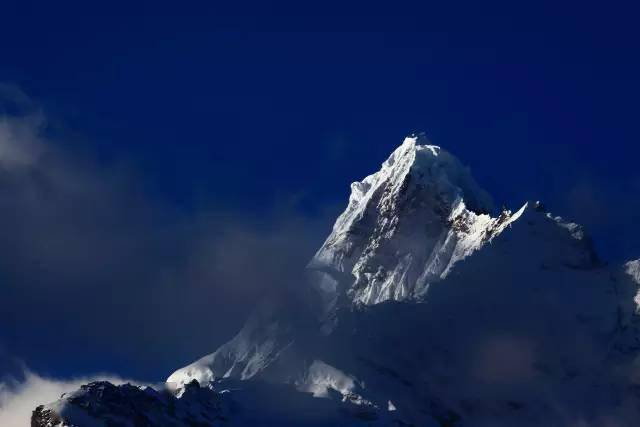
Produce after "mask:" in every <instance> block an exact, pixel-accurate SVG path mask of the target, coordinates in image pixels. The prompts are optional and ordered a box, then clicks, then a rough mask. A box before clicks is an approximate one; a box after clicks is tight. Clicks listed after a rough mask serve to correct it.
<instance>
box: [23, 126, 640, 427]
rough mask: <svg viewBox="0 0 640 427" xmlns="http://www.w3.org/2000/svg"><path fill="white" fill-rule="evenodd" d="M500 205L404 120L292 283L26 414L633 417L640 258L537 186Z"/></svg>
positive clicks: (473, 419)
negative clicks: (243, 314) (165, 353)
mask: <svg viewBox="0 0 640 427" xmlns="http://www.w3.org/2000/svg"><path fill="white" fill-rule="evenodd" d="M492 210H493V208H492V202H491V199H490V197H489V196H488V193H486V192H485V191H484V190H482V189H480V187H479V186H478V185H477V184H476V183H475V181H474V180H473V178H472V177H471V174H470V172H469V170H468V169H467V168H465V167H463V166H462V165H461V164H460V162H459V161H458V160H457V159H455V158H454V157H453V156H452V155H451V154H449V153H447V152H445V151H444V150H442V149H441V148H440V147H437V146H433V145H430V144H429V143H428V141H427V140H426V138H425V137H424V136H423V135H412V136H410V137H407V138H406V139H405V141H404V143H403V144H402V145H401V146H400V147H399V148H398V149H397V150H395V151H394V153H392V155H391V156H390V157H389V159H387V161H386V162H385V163H384V164H383V165H382V168H381V170H380V171H379V172H377V173H375V174H373V175H370V176H369V177H367V178H365V179H364V180H363V181H361V182H356V183H354V184H352V194H351V197H350V200H349V204H348V207H347V209H346V210H345V212H344V213H343V214H342V215H341V216H340V217H339V218H338V220H337V221H336V224H335V225H334V228H333V231H332V233H331V235H330V236H329V237H328V238H327V240H326V242H325V243H324V244H323V245H322V247H321V248H320V250H319V251H318V253H317V254H316V255H315V257H314V258H313V259H312V260H311V262H310V263H309V265H308V266H307V274H306V280H304V281H301V283H300V284H299V286H297V287H296V288H295V289H293V290H292V291H291V293H292V295H290V297H288V298H282V299H279V300H272V301H268V302H264V303H262V304H260V305H259V307H257V309H256V310H255V312H254V314H253V315H252V316H251V317H250V319H248V320H247V322H246V323H245V325H244V327H243V328H242V329H241V331H240V332H239V333H238V334H237V335H236V336H235V337H234V338H232V339H231V340H230V341H229V342H228V343H226V344H224V345H223V346H221V347H220V348H218V349H217V350H216V351H215V352H214V353H212V354H210V355H207V356H205V357H203V358H202V359H200V360H198V361H196V362H194V363H192V364H190V365H188V366H186V367H184V368H181V369H179V370H177V371H176V372H174V373H173V374H171V375H170V376H169V378H168V379H167V382H166V384H165V385H164V386H162V387H159V390H154V389H153V388H149V387H138V386H133V385H124V386H114V385H111V384H109V383H91V384H88V385H86V386H83V387H82V388H81V389H80V390H77V391H75V392H73V393H71V394H69V395H64V396H63V397H62V398H61V399H60V400H58V401H56V402H53V403H50V404H46V405H42V406H40V407H38V408H37V409H36V410H35V411H34V414H33V418H32V426H35V427H44V426H47V427H48V426H58V425H60V426H62V425H65V426H210V425H229V426H236V425H239V426H240V425H254V426H257V425H265V426H267V425H297V426H306V425H310V426H311V425H313V426H316V425H317V426H320V425H323V426H351V425H385V426H387V425H389V426H391V425H393V426H440V427H452V426H471V427H484V426H487V427H488V426H585V427H586V426H603V427H604V426H628V425H637V424H638V422H640V359H639V358H638V356H639V355H640V353H639V352H640V315H639V309H638V303H639V302H640V297H638V286H639V285H640V267H639V266H640V261H630V262H628V263H627V264H625V265H623V266H619V267H616V266H609V265H607V264H605V263H603V262H602V261H601V260H600V259H599V257H598V256H597V254H596V252H595V250H594V248H593V246H592V244H591V240H590V239H589V237H588V236H587V234H586V233H585V231H584V230H583V229H582V228H581V227H580V226H579V225H577V224H574V223H572V222H568V221H566V220H564V219H562V218H560V217H557V216H554V215H552V214H550V213H549V212H547V211H546V209H545V207H544V206H543V205H542V204H541V203H538V202H528V203H525V204H524V205H523V206H522V207H521V208H519V209H517V210H516V211H515V212H514V211H509V210H507V209H502V211H501V212H499V213H498V214H497V215H496V216H495V217H494V216H492V214H491V212H492Z"/></svg>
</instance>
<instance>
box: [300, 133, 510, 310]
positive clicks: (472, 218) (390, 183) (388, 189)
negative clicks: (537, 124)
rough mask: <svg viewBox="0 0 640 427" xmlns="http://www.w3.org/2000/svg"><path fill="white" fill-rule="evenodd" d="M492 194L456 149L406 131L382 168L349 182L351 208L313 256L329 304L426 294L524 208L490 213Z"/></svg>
mask: <svg viewBox="0 0 640 427" xmlns="http://www.w3.org/2000/svg"><path fill="white" fill-rule="evenodd" d="M491 210H492V202H491V199H490V197H489V195H488V194H487V193H486V192H485V191H484V190H482V189H480V187H479V186H478V185H477V184H476V183H475V181H474V180H473V178H472V177H471V175H470V173H469V171H468V169H467V168H465V167H464V166H462V164H461V163H460V162H459V161H458V160H457V159H456V158H455V157H453V156H452V155H451V154H449V153H448V152H446V151H445V150H443V149H441V148H440V147H437V146H435V145H430V144H429V141H428V140H427V139H426V137H425V136H424V135H418V136H415V135H414V136H410V137H407V138H406V139H405V140H404V142H403V143H402V145H401V146H400V147H398V148H397V149H396V150H395V151H394V152H393V153H392V154H391V156H390V157H389V158H388V159H387V160H386V161H385V162H384V163H383V164H382V168H381V169H380V170H379V171H378V172H376V173H374V174H373V175H369V176H368V177H366V178H365V179H364V180H362V181H360V182H354V183H353V184H351V196H350V198H349V204H348V206H347V209H346V210H345V211H344V212H343V213H342V215H340V217H338V219H337V221H336V223H335V225H334V227H333V231H332V232H331V234H330V235H329V237H328V238H327V240H326V241H325V243H324V244H323V245H322V247H321V248H320V250H319V251H318V252H317V253H316V255H315V257H314V258H313V259H312V260H311V262H310V263H309V268H310V269H311V270H315V271H317V273H316V281H317V286H318V288H319V289H320V290H321V291H322V293H323V295H324V297H325V300H326V303H327V304H328V305H329V306H334V305H336V303H337V301H338V299H339V298H340V296H341V294H342V293H343V292H346V295H347V298H348V300H349V301H352V302H355V303H363V304H377V303H380V302H382V301H386V300H389V299H393V300H404V299H412V298H419V297H421V296H423V295H424V294H425V293H426V292H427V290H428V288H429V285H430V284H431V283H433V282H435V281H438V280H440V279H442V278H444V277H446V275H447V274H448V273H449V272H450V271H451V269H452V268H453V266H454V265H455V264H456V263H457V262H458V261H460V260H462V259H464V258H465V257H467V256H468V255H470V254H471V253H473V252H474V251H475V250H477V249H479V248H480V247H482V246H483V245H484V244H485V243H486V242H488V241H490V240H491V239H492V238H493V237H495V236H496V235H498V234H499V233H500V232H502V230H504V228H505V227H506V226H507V225H508V224H510V223H511V222H512V221H514V220H515V219H517V216H518V214H516V215H511V213H510V212H508V211H503V212H502V213H501V214H500V215H499V216H498V217H495V218H494V217H492V216H491V215H490V214H489V213H490V212H491Z"/></svg>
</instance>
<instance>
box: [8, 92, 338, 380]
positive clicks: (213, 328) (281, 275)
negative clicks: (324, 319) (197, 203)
mask: <svg viewBox="0 0 640 427" xmlns="http://www.w3.org/2000/svg"><path fill="white" fill-rule="evenodd" d="M6 92H7V91H4V92H3V91H0V101H1V100H2V95H3V94H4V95H5V96H8V95H7V93H6ZM9 95H10V101H12V102H13V103H14V104H19V108H18V107H11V108H9V107H8V108H0V112H4V113H5V114H4V115H1V114H0V227H1V228H2V235H3V238H2V239H1V240H0V290H1V292H2V298H0V317H1V318H2V319H3V322H6V323H7V324H11V325H14V329H13V331H12V333H11V334H9V335H6V336H3V335H0V342H1V341H2V340H9V339H10V338H11V337H12V336H13V337H14V338H13V340H12V341H11V342H8V343H7V346H9V347H10V348H9V350H10V351H11V352H12V353H14V354H18V355H19V356H21V357H23V358H24V359H25V360H27V362H28V363H29V364H30V366H34V367H36V368H38V369H40V368H43V367H44V368H47V367H48V366H51V365H52V364H54V366H55V362H54V361H56V360H58V361H61V363H64V361H65V360H66V357H65V354H67V353H69V352H70V351H73V353H74V354H75V356H74V357H77V358H80V359H83V360H91V359H90V357H91V355H92V354H100V355H102V356H103V357H104V358H106V359H109V360H119V361H120V364H121V365H126V366H134V365H137V366H144V367H145V368H140V369H146V370H147V371H146V372H145V375H147V376H151V375H153V376H157V377H158V378H162V377H163V376H164V375H168V374H169V373H170V372H171V371H172V370H173V369H174V368H176V367H177V366H180V364H182V363H187V362H189V361H191V360H192V359H193V358H195V357H198V356H200V355H202V354H204V353H208V352H210V351H212V350H214V349H215V348H216V347H217V346H218V345H219V344H221V342H222V341H224V340H226V339H228V338H229V337H230V336H231V335H232V334H233V333H235V332H236V330H237V329H238V327H239V326H240V324H241V322H242V321H243V320H244V318H245V317H246V315H247V314H248V312H249V310H250V308H251V306H252V305H253V304H254V302H255V300H256V299H257V298H259V297H260V296H261V295H263V294H265V293H272V292H277V291H278V289H281V288H282V287H283V286H294V285H295V283H296V281H297V280H298V279H299V276H298V273H299V269H300V267H302V266H304V265H305V263H306V260H307V259H308V257H310V256H311V255H312V253H313V250H314V248H315V247H316V246H317V245H318V244H319V243H320V241H321V239H322V237H323V235H324V234H325V233H326V232H327V231H328V226H329V221H327V220H326V218H318V217H315V218H310V217H308V216H305V215H302V214H300V213H298V212H297V211H296V210H295V209H290V208H283V209H281V210H278V211H274V212H273V214H268V213H267V214H265V213H264V212H260V214H259V215H253V216H252V215H238V214H237V213H236V212H230V211H222V210H220V209H217V207H215V206H204V207H201V208H199V209H197V210H196V211H189V212H186V211H181V210H179V209H177V208H176V207H175V206H174V205H172V204H171V203H168V202H165V201H163V200H160V199H158V198H154V197H151V196H149V193H150V192H149V191H147V189H148V188H147V187H146V183H145V179H144V178H142V177H141V176H140V175H139V174H138V173H137V172H136V171H135V168H132V167H129V166H123V165H122V164H120V163H118V162H111V163H108V164H104V162H98V161H96V160H94V159H92V158H91V157H90V156H81V155H79V154H77V153H76V152H75V151H70V150H68V149H66V148H65V147H66V146H67V145H66V144H64V143H63V142H64V141H60V140H59V139H58V138H52V137H51V136H50V132H48V122H47V119H46V115H45V114H43V113H42V112H41V111H40V110H39V109H37V108H36V107H35V106H34V105H33V103H31V102H29V100H28V97H26V96H24V95H23V94H21V93H20V92H19V91H17V90H14V91H9ZM16 99H17V101H15V100H16ZM1 105H2V102H0V106H1ZM89 151H90V150H89ZM283 205H285V206H286V205H287V204H286V203H283ZM53 319H55V320H54V321H53ZM17 336H19V337H20V339H16V338H15V337H17ZM79 342H83V343H89V345H86V346H85V345H83V346H78V344H77V343H79ZM12 347H16V348H12ZM43 348H47V351H46V355H45V352H43V351H42V349H43ZM90 352H93V353H90ZM143 361H144V363H142V362H143ZM96 369H99V367H96Z"/></svg>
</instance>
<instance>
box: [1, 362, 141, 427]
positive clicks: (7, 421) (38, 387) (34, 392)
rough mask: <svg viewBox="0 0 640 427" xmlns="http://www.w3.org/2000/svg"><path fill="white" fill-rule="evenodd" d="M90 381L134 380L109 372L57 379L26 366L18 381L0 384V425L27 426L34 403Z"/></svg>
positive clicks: (36, 404) (123, 381) (44, 400)
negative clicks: (20, 379)
mask: <svg viewBox="0 0 640 427" xmlns="http://www.w3.org/2000/svg"><path fill="white" fill-rule="evenodd" d="M92 381H109V382H111V383H114V384H123V383H126V382H131V383H136V382H135V381H127V380H123V379H121V378H118V377H115V376H112V375H95V376H91V377H84V378H75V379H68V380H60V379H53V378H45V377H41V376H40V375H38V374H36V373H34V372H31V371H29V370H27V369H26V370H25V372H24V379H23V380H22V381H5V382H2V383H0V426H2V427H24V426H28V425H30V420H31V413H32V412H33V410H34V409H35V408H36V407H37V406H38V405H42V404H45V403H51V402H53V401H55V400H58V399H59V398H60V396H61V395H62V394H63V393H68V392H71V391H74V390H75V389H77V388H78V387H80V386H81V385H82V384H86V383H89V382H92Z"/></svg>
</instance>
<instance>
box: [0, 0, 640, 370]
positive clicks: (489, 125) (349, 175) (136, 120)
mask: <svg viewBox="0 0 640 427" xmlns="http://www.w3.org/2000/svg"><path fill="white" fill-rule="evenodd" d="M304 3H306V2H304ZM438 3H443V2H438ZM173 5H177V3H175V2H167V3H166V4H164V3H163V2H159V3H157V2H154V3H153V4H151V3H149V4H146V5H143V6H127V7H123V8H119V9H115V8H114V9H112V10H107V9H102V8H98V7H97V6H89V7H90V9H86V7H87V6H84V9H83V8H81V7H77V6H73V7H71V6H65V5H63V4H60V3H55V4H53V3H52V4H50V5H38V6H35V5H31V4H27V3H22V4H21V5H20V6H3V11H2V18H1V19H0V40H2V41H3V43H2V53H1V55H0V81H2V82H5V83H8V84H11V85H15V86H16V87H19V88H20V89H21V90H23V91H24V92H25V93H26V94H27V95H28V96H29V97H30V98H31V99H32V100H33V102H34V103H37V104H38V105H39V106H40V108H42V110H43V111H44V114H45V115H46V117H47V120H48V121H49V123H50V124H49V126H48V132H49V133H50V134H51V135H50V138H51V140H52V141H55V143H56V144H57V145H59V146H61V147H62V149H64V150H67V151H69V152H72V153H79V152H81V153H82V155H83V156H87V157H90V158H92V159H93V161H94V162H96V163H97V164H98V165H100V166H101V167H102V166H103V165H106V166H105V167H109V165H113V164H115V163H118V164H119V163H121V162H124V163H126V164H127V165H128V167H130V168H131V169H133V170H135V175H136V177H137V178H138V179H139V181H136V182H137V184H136V185H139V186H140V192H141V193H143V194H144V197H148V198H150V199H153V200H154V203H155V202H158V203H160V204H161V205H162V206H163V208H162V209H166V210H170V211H172V212H173V211H174V210H175V211H177V212H181V213H185V212H186V213H192V212H197V211H198V210H199V209H201V208H202V206H207V207H208V208H210V207H211V206H214V207H216V209H220V210H224V211H226V212H233V213H234V215H236V214H237V215H238V216H248V217H252V218H254V219H255V218H258V219H259V218H263V217H268V218H273V216H274V214H273V212H279V211H280V210H281V209H285V210H287V211H289V210H291V209H293V210H294V211H295V212H296V215H299V216H300V217H302V218H303V219H304V220H306V219H311V220H314V221H315V220H318V221H319V223H320V224H321V225H320V228H321V229H322V227H323V226H324V227H326V228H327V230H326V231H328V227H329V226H330V221H331V216H332V215H333V214H335V213H336V209H337V207H338V206H342V205H343V204H345V203H346V197H347V195H348V184H349V183H350V182H351V181H353V180H356V179H360V178H362V177H363V176H365V175H366V174H369V173H371V172H373V171H375V170H376V169H377V167H378V166H379V164H380V163H381V162H382V161H383V160H384V158H385V157H386V156H387V155H388V153H390V152H391V151H392V150H393V149H394V148H395V146H396V145H398V144H399V143H401V141H402V139H403V137H404V135H406V134H407V133H409V132H411V131H414V130H423V131H426V132H427V133H428V135H429V136H430V138H431V140H432V141H433V143H435V144H437V145H441V146H443V147H444V148H446V149H448V150H449V151H451V152H453V153H454V154H456V155H457V156H458V157H460V158H461V159H462V161H463V162H464V163H466V164H468V165H469V166H470V167H471V169H472V171H473V174H474V175H475V177H476V179H477V180H478V181H479V182H480V184H481V185H482V186H483V187H485V188H486V189H487V190H488V191H489V192H490V193H491V194H492V195H493V196H494V199H495V201H496V203H497V204H498V205H500V204H506V205H507V206H510V207H514V208H516V207H518V206H519V205H520V204H521V203H522V202H523V201H524V200H526V199H529V198H541V199H542V200H544V201H546V204H547V205H548V207H549V208H550V209H551V210H552V211H554V212H555V213H558V214H561V215H564V216H567V217H569V218H571V219H574V220H576V221H578V222H581V223H583V224H585V225H586V226H587V227H588V229H590V230H591V231H592V234H594V236H595V238H596V242H597V245H598V249H599V250H600V252H601V253H602V254H603V257H604V258H606V259H609V260H612V261H620V260H623V259H626V258H630V257H638V256H640V233H639V232H638V227H637V222H638V220H639V219H640V217H639V212H640V197H639V196H640V171H639V170H638V166H637V165H638V161H639V159H640V148H639V146H638V139H639V138H638V137H639V136H640V130H639V129H640V127H639V126H638V118H639V117H640V102H639V101H638V100H639V99H640V49H639V48H638V47H639V46H638V44H639V41H640V29H639V27H638V25H637V22H636V21H637V16H638V14H637V12H638V11H637V10H633V9H632V8H624V7H618V8H616V7H613V6H608V7H607V8H604V4H602V5H601V6H600V7H599V8H595V7H594V8H590V7H588V6H586V5H580V6H579V7H573V6H568V5H567V6H559V5H558V4H555V2H554V3H553V4H550V5H549V6H545V5H536V6H530V7H527V8H515V7H514V6H508V7H507V6H504V5H502V6H500V7H495V8H491V7H489V6H487V5H483V6H482V7H479V6H469V5H464V4H457V3H456V4H455V5H453V6H452V7H451V8H446V7H445V6H442V5H439V6H437V7H434V6H432V5H430V4H429V2H421V3H420V4H419V5H412V6H405V7H403V8H402V9H401V10H400V9H398V10H390V9H388V8H390V7H391V6H390V5H391V3H386V4H385V5H381V6H376V5H374V4H371V3H369V4H368V5H367V6H358V7H356V6H351V7H350V6H347V5H344V4H343V5H340V7H339V8H336V9H333V10H328V9H323V8H321V7H320V6H315V7H312V6H309V5H307V6H304V7H302V6H300V5H298V6H295V7H293V6H291V5H289V6H287V7H285V6H282V7H275V6H272V5H268V6H266V5H264V4H262V5H248V4H247V5H243V8H242V10H230V9H227V8H222V7H220V6H217V5H214V6H208V7H189V8H187V7H185V8H183V9H182V10H174V9H172V7H174V6H173ZM65 7H67V8H65ZM94 7H95V9H94ZM282 204H285V205H287V206H286V207H285V208H283V207H282V206H281V205H282ZM270 220H271V219H270ZM270 220H269V221H270ZM258 222H259V220H258ZM321 234H322V233H320V234H319V235H321ZM320 239H321V238H320ZM97 243H99V242H97ZM316 243H318V244H319V243H320V242H319V241H318V242H315V241H314V242H312V243H311V246H313V245H314V244H316ZM169 256H170V254H169ZM20 301H23V300H20ZM21 303H23V302H21ZM15 319H17V317H16V318H15ZM236 321H237V320H236ZM70 325H73V323H70ZM12 326H13V328H12V329H13V331H12V332H11V333H5V334H4V335H7V336H9V337H8V338H7V337H5V341H8V342H9V344H7V345H6V346H7V347H10V348H15V347H17V348H18V351H17V352H18V353H22V354H18V356H20V357H23V358H25V359H26V360H27V362H28V363H30V364H31V365H33V366H36V367H37V368H38V369H40V370H46V371H48V372H49V373H54V374H55V373H61V374H65V375H66V374H69V373H72V371H73V369H74V368H73V367H72V366H80V368H78V370H79V371H81V372H84V371H91V370H94V371H95V370H116V371H120V372H121V373H123V374H125V375H133V376H135V375H140V376H144V377H147V378H150V377H154V375H157V377H162V376H163V375H164V374H165V373H166V372H164V371H163V370H166V369H167V368H168V367H170V366H173V365H179V364H180V363H182V362H184V361H185V360H184V359H186V360H188V359H189V358H191V357H193V354H191V353H189V352H187V351H186V350H185V353H184V354H177V353H172V357H175V358H176V359H179V360H178V361H176V362H175V363H174V362H173V360H172V359H170V358H169V357H167V359H165V360H162V362H158V363H157V364H155V365H154V364H153V363H151V364H149V366H145V367H140V366H139V365H138V364H136V363H134V362H127V361H126V360H129V359H127V358H126V357H124V356H122V358H121V359H118V361H114V360H116V358H115V357H114V358H109V357H108V356H105V359H108V360H97V359H94V361H93V362H87V361H86V360H87V358H86V357H83V356H82V355H81V356H78V357H77V359H74V358H71V359H69V358H65V357H64V353H63V352H62V351H59V352H58V353H59V354H57V356H56V357H57V359H55V361H54V362H51V363H49V362H47V360H45V358H44V357H42V356H38V353H39V351H40V350H41V348H40V347H38V345H35V344H30V342H31V338H34V334H37V328H32V329H30V330H29V331H26V332H25V333H24V334H22V333H21V332H20V328H21V326H19V325H12ZM68 327H69V328H72V327H73V326H68ZM234 327H235V324H234ZM224 334H228V331H226V330H225V332H224V333H221V334H220V335H219V336H216V337H215V339H218V340H219V339H222V338H220V337H222V336H223V335H224ZM224 336H225V337H226V335H224ZM2 339H3V337H2V336H1V335H0V340H2ZM73 339H74V338H73V334H71V333H70V334H68V341H69V342H73V341H72V340H73ZM95 339H96V340H97V341H99V340H100V337H96V338H95ZM215 339H212V343H211V345H206V346H204V345H203V348H205V347H206V348H210V349H211V350H213V349H214V348H215V347H216V345H217V344H218V342H213V341H215ZM65 345H71V344H69V343H66V344H65ZM92 345H93V343H92V344H90V345H88V347H91V346H92ZM169 345H173V346H175V345H176V344H175V343H173V342H171V343H169ZM96 348H97V349H98V350H100V346H99V345H98V346H97V347H96ZM98 350H96V353H98ZM87 351H88V350H87ZM190 351H191V352H194V353H195V351H196V350H195V349H193V348H191V349H190ZM197 351H201V349H200V348H198V349H197ZM87 357H88V356H87ZM79 359H82V362H80V360H79ZM101 368H102V369H101ZM158 371H160V372H159V373H158V374H155V372H158Z"/></svg>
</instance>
